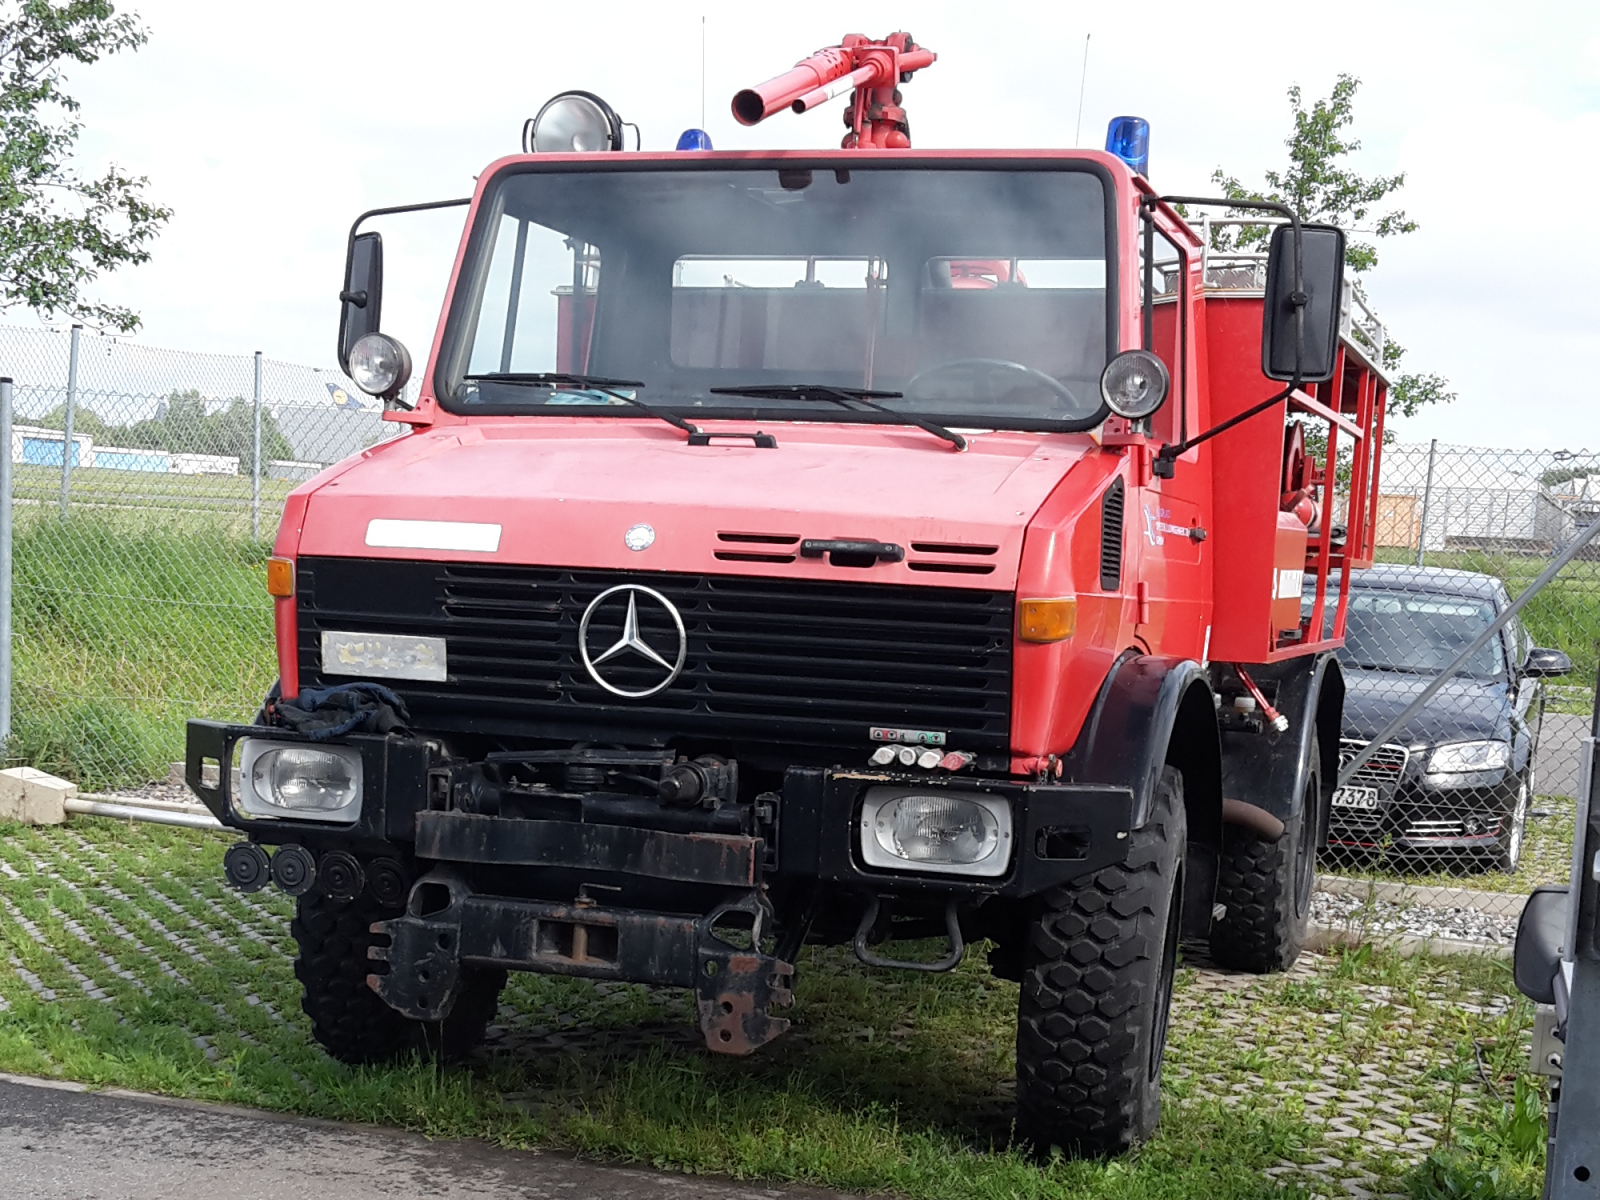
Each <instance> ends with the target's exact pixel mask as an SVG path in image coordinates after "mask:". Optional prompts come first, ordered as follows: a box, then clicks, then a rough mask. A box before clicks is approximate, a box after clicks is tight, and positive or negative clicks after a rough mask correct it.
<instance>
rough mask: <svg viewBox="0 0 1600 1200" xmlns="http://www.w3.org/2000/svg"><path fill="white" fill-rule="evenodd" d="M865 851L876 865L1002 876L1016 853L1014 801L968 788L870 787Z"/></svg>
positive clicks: (864, 813) (863, 814)
mask: <svg viewBox="0 0 1600 1200" xmlns="http://www.w3.org/2000/svg"><path fill="white" fill-rule="evenodd" d="M861 856H862V858H863V859H864V860H865V861H866V863H867V865H868V866H873V867H888V868H891V869H899V870H916V871H933V872H942V873H947V874H963V875H1001V874H1004V872H1005V869H1006V865H1007V863H1008V862H1009V861H1010V858H1011V806H1010V805H1009V804H1007V803H1006V802H1005V801H1004V800H1003V799H999V798H997V797H994V796H985V795H978V794H973V793H967V792H946V791H943V790H939V791H929V790H915V789H909V788H893V787H879V788H869V789H868V790H867V794H866V798H865V800H864V801H863V803H862V806H861Z"/></svg>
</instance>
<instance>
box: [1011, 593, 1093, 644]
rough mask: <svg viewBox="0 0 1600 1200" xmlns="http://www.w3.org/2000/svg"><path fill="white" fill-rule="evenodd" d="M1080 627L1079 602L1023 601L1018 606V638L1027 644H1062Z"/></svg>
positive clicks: (1070, 598) (1072, 600) (1073, 600)
mask: <svg viewBox="0 0 1600 1200" xmlns="http://www.w3.org/2000/svg"><path fill="white" fill-rule="evenodd" d="M1077 627H1078V601H1077V600H1076V598H1074V597H1070V596H1069V597H1067V598H1065V599H1061V600H1023V601H1021V602H1020V603H1018V605H1017V636H1018V637H1019V638H1021V639H1022V640H1023V641H1025V642H1060V641H1065V640H1066V639H1067V638H1069V637H1071V636H1072V633H1073V630H1075V629H1077Z"/></svg>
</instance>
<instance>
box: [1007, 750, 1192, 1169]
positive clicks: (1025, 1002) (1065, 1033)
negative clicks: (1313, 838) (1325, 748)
mask: <svg viewBox="0 0 1600 1200" xmlns="http://www.w3.org/2000/svg"><path fill="white" fill-rule="evenodd" d="M1187 840H1188V838H1187V827H1186V824H1185V817H1184V808H1183V777H1182V776H1181V775H1180V774H1179V773H1178V772H1177V771H1176V770H1174V769H1173V768H1172V767H1167V768H1165V769H1164V770H1163V772H1162V775H1161V781H1160V784H1159V787H1158V790H1157V795H1156V803H1155V807H1154V811H1153V812H1152V814H1151V818H1150V821H1149V822H1148V823H1147V824H1146V825H1145V827H1144V828H1143V829H1139V830H1136V831H1134V832H1133V833H1132V834H1130V835H1129V838H1128V851H1127V854H1126V856H1125V857H1124V859H1123V861H1122V862H1121V863H1120V864H1118V865H1116V866H1113V867H1106V868H1105V869H1104V870H1101V871H1097V872H1096V873H1095V874H1093V875H1091V876H1088V877H1087V878H1085V879H1081V880H1077V881H1075V882H1073V883H1071V884H1068V885H1067V886H1065V887H1058V888H1052V889H1051V890H1050V891H1048V892H1046V893H1045V894H1044V895H1043V896H1041V897H1040V898H1039V900H1038V902H1037V905H1036V908H1035V910H1034V913H1033V915H1032V918H1031V923H1030V927H1029V933H1028V945H1027V947H1026V949H1025V951H1024V956H1025V957H1024V964H1025V965H1024V970H1023V975H1022V994H1021V997H1020V999H1019V1000H1018V1006H1017V1131H1018V1134H1019V1136H1020V1137H1021V1138H1022V1139H1023V1140H1025V1141H1026V1142H1028V1143H1030V1144H1031V1145H1032V1146H1033V1147H1034V1149H1035V1150H1037V1151H1038V1152H1040V1153H1046V1152H1048V1151H1049V1149H1050V1147H1052V1146H1060V1147H1061V1148H1062V1149H1063V1150H1065V1151H1067V1152H1068V1153H1071V1154H1078V1155H1106V1154H1118V1153H1121V1152H1122V1151H1124V1150H1127V1149H1129V1148H1130V1147H1131V1146H1133V1145H1134V1144H1135V1143H1137V1142H1140V1141H1142V1140H1144V1139H1145V1138H1147V1137H1149V1136H1150V1134H1151V1133H1152V1132H1153V1131H1154V1130H1155V1127H1156V1122H1157V1120H1158V1118H1159V1117H1160V1113H1161V1092H1160V1084H1161V1060H1162V1056H1163V1054H1164V1053H1165V1050H1166V1041H1167V1017H1168V1012H1169V1010H1170V1008H1171V1004H1172V982H1173V977H1174V976H1175V974H1176V973H1177V955H1178V936H1179V931H1180V927H1181V917H1182V897H1183V864H1184V858H1185V855H1186V850H1187Z"/></svg>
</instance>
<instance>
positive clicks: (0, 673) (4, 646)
mask: <svg viewBox="0 0 1600 1200" xmlns="http://www.w3.org/2000/svg"><path fill="white" fill-rule="evenodd" d="M11 404H12V395H11V380H10V378H9V377H7V378H0V742H4V741H5V740H6V739H8V738H10V737H11Z"/></svg>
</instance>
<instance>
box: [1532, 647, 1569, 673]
mask: <svg viewBox="0 0 1600 1200" xmlns="http://www.w3.org/2000/svg"><path fill="white" fill-rule="evenodd" d="M1571 671H1572V660H1571V659H1570V658H1568V657H1567V656H1566V655H1565V654H1563V653H1562V652H1561V651H1560V650H1542V649H1540V648H1539V647H1537V646H1535V647H1534V648H1533V649H1532V650H1529V651H1528V660H1527V661H1526V662H1525V663H1523V664H1522V673H1523V674H1524V675H1536V676H1539V677H1541V678H1544V677H1548V676H1552V675H1567V674H1570V673H1571Z"/></svg>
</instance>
